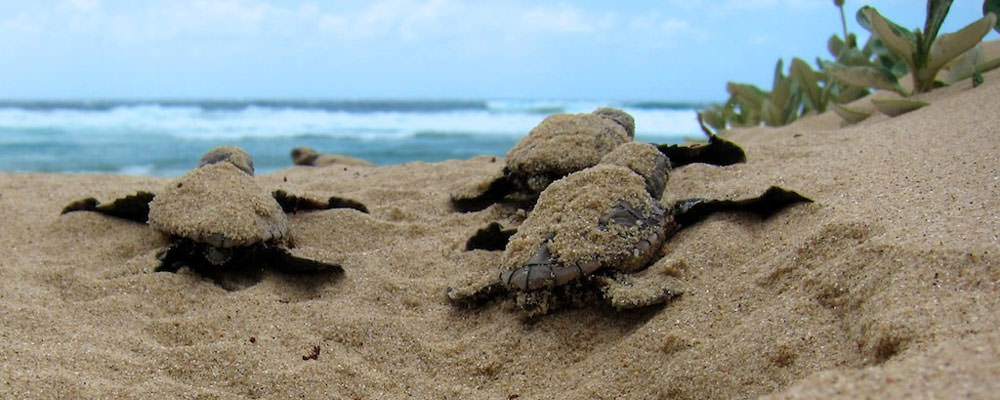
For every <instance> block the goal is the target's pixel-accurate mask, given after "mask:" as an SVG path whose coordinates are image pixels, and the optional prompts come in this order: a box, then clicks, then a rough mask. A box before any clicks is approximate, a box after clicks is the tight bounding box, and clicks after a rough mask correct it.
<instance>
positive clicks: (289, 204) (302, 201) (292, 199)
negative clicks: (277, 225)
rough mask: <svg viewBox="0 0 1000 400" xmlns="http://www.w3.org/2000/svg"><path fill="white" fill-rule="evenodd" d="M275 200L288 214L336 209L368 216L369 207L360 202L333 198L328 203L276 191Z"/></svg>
mask: <svg viewBox="0 0 1000 400" xmlns="http://www.w3.org/2000/svg"><path fill="white" fill-rule="evenodd" d="M271 195H272V196H274V200H275V201H277V202H278V204H279V205H281V209H282V210H283V211H284V212H285V213H286V214H293V213H297V212H300V211H317V210H332V209H334V208H350V209H353V210H358V211H361V212H363V213H365V214H368V207H365V205H364V204H362V203H361V202H359V201H356V200H351V199H345V198H342V197H336V196H332V197H330V198H329V199H327V200H326V201H320V200H316V199H310V198H308V197H302V196H296V195H294V194H289V193H288V192H286V191H284V190H280V189H279V190H275V191H274V192H272V193H271Z"/></svg>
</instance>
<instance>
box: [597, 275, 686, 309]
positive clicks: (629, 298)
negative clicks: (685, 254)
mask: <svg viewBox="0 0 1000 400" xmlns="http://www.w3.org/2000/svg"><path fill="white" fill-rule="evenodd" d="M656 275H658V274H654V273H653V272H651V270H646V271H643V272H642V273H640V274H632V275H626V274H615V276H613V277H608V276H596V277H595V279H596V280H597V281H598V283H599V284H600V286H601V296H602V297H603V298H604V300H605V301H607V303H608V305H610V306H611V307H612V308H614V309H615V310H628V309H635V308H643V307H651V306H657V305H662V304H665V303H667V302H669V301H671V300H673V299H674V298H676V297H678V296H680V295H681V294H683V293H684V284H683V283H682V282H681V280H680V279H677V278H675V277H672V276H656Z"/></svg>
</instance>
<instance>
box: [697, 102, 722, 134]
mask: <svg viewBox="0 0 1000 400" xmlns="http://www.w3.org/2000/svg"><path fill="white" fill-rule="evenodd" d="M698 115H699V119H702V120H704V122H703V123H704V124H708V126H710V127H712V128H713V129H715V130H717V131H720V130H724V129H726V115H725V108H723V106H722V105H719V104H713V105H712V106H711V107H708V108H706V109H704V110H701V111H700V112H699V113H698Z"/></svg>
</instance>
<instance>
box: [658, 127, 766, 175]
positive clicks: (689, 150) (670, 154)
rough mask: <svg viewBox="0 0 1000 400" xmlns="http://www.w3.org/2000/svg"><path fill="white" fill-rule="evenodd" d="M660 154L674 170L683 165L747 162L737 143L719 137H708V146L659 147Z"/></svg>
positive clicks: (720, 164) (721, 164)
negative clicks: (664, 156)
mask: <svg viewBox="0 0 1000 400" xmlns="http://www.w3.org/2000/svg"><path fill="white" fill-rule="evenodd" d="M657 147H658V148H659V149H660V152H662V153H663V154H665V155H666V156H667V158H669V159H670V165H671V166H672V167H673V168H677V167H680V166H682V165H688V164H694V163H703V164H711V165H719V166H724V165H732V164H738V163H742V162H746V160H747V157H746V154H745V153H743V149H742V148H740V146H738V145H736V143H733V142H730V141H728V140H726V139H723V138H720V137H719V136H717V135H709V136H708V144H703V145H695V146H680V145H676V144H675V145H659V146H657Z"/></svg>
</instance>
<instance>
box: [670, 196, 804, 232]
mask: <svg viewBox="0 0 1000 400" xmlns="http://www.w3.org/2000/svg"><path fill="white" fill-rule="evenodd" d="M796 203H812V200H810V199H809V198H808V197H805V196H803V195H801V194H798V193H796V192H794V191H791V190H786V189H783V188H781V187H778V186H771V187H770V188H768V189H767V191H765V192H764V194H761V195H760V196H757V197H751V198H747V199H741V200H706V199H687V200H680V201H678V202H677V203H676V204H675V205H674V210H675V211H674V213H675V214H674V218H675V219H676V220H677V223H678V224H679V225H680V226H681V227H685V226H688V225H691V224H694V223H696V222H698V221H701V220H703V219H705V217H707V216H709V215H711V214H712V213H716V212H720V211H737V212H750V213H753V214H756V215H757V216H759V217H761V218H767V217H770V216H771V215H772V214H774V213H776V212H778V211H781V210H782V209H784V208H785V207H788V206H790V205H793V204H796Z"/></svg>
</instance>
